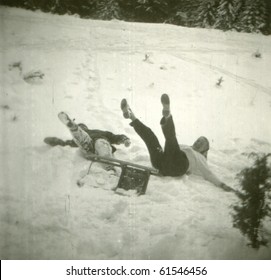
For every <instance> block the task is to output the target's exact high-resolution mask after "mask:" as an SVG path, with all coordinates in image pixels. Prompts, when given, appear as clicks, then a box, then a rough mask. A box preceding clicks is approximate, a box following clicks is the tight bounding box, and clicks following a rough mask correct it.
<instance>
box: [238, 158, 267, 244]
mask: <svg viewBox="0 0 271 280" xmlns="http://www.w3.org/2000/svg"><path fill="white" fill-rule="evenodd" d="M270 156H271V154H267V155H258V154H255V153H254V154H251V155H250V157H252V158H254V159H255V161H254V164H253V166H251V167H248V168H245V169H243V170H242V171H241V172H240V173H239V174H238V176H237V177H238V179H239V181H240V185H241V189H242V193H241V197H240V199H241V201H240V202H241V205H240V203H238V204H237V205H235V206H234V211H235V212H234V213H233V222H234V223H233V225H234V227H236V228H239V229H240V231H241V232H242V233H243V234H244V235H245V236H247V237H248V239H249V245H250V246H251V247H252V248H255V249H258V248H259V247H260V246H261V245H267V239H266V236H265V232H264V221H266V219H267V218H271V207H270V199H271V181H270V173H271V167H270V163H269V162H268V158H270Z"/></svg>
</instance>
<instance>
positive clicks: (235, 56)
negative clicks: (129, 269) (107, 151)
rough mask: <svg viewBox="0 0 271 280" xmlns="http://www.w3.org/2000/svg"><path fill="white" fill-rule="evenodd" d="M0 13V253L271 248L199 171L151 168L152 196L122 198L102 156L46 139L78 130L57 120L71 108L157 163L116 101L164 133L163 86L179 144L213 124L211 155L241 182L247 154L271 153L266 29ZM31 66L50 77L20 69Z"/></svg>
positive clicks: (257, 253) (175, 255)
mask: <svg viewBox="0 0 271 280" xmlns="http://www.w3.org/2000/svg"><path fill="white" fill-rule="evenodd" d="M0 16H1V21H0V24H1V27H0V32H1V34H0V36H1V41H0V65H1V70H0V77H1V87H0V91H1V92H0V94H1V95H0V96H1V99H0V106H1V107H0V114H1V121H0V126H1V137H0V155H1V160H0V178H1V179H0V202H1V203H0V259H270V258H271V249H270V248H261V249H259V250H253V249H251V248H250V247H248V246H247V245H246V244H247V239H246V238H245V237H244V236H242V235H241V233H240V232H239V230H238V229H235V228H233V225H232V217H231V213H232V212H233V209H232V205H234V204H235V203H237V201H238V199H237V198H236V197H235V196H234V195H233V194H229V193H225V192H223V191H222V190H220V189H218V188H216V187H215V186H213V185H212V184H210V183H208V182H206V181H204V180H203V179H202V178H199V177H195V176H189V177H188V176H183V177H182V178H169V177H164V178H158V177H151V179H150V182H149V185H148V189H147V192H146V195H144V196H140V197H137V196H135V195H134V194H133V192H132V191H130V192H127V193H125V194H127V195H123V196H121V195H117V194H114V192H113V191H112V190H111V188H112V187H114V186H115V185H116V183H117V178H116V177H114V176H111V175H110V174H108V173H106V172H105V171H104V170H103V169H102V168H101V167H100V166H99V164H97V163H95V164H94V165H93V168H92V169H91V173H90V175H88V176H86V177H84V175H85V174H86V172H87V170H88V167H89V162H88V161H87V160H85V159H84V158H83V157H82V156H81V154H80V153H79V151H78V149H72V148H70V147H54V148H52V147H49V146H47V145H46V144H44V143H43V139H44V137H46V136H57V137H60V138H63V139H70V134H69V131H68V130H67V129H66V128H65V127H64V126H63V124H62V123H60V121H59V120H58V118H57V113H58V112H60V111H66V112H67V113H68V114H69V115H70V116H72V117H73V118H75V119H76V121H77V122H85V123H86V124H87V125H88V126H89V127H91V128H97V129H104V130H109V131H112V132H114V133H125V134H127V135H128V136H129V137H130V138H131V140H132V145H131V146H130V147H129V148H125V147H124V146H120V147H119V148H118V151H117V152H116V157H117V158H119V159H124V160H129V161H132V162H136V163H139V164H144V165H147V166H150V161H149V157H148V153H147V150H146V148H145V146H144V144H143V142H142V141H141V139H139V137H138V136H137V135H136V134H135V132H134V131H133V130H132V128H131V127H130V126H129V125H128V122H127V120H125V119H123V118H122V114H121V112H120V109H119V104H120V100H121V99H122V98H123V97H126V98H127V99H128V100H129V102H130V104H131V106H132V108H133V109H134V111H135V112H136V114H137V115H138V117H139V118H140V119H141V120H142V121H143V122H145V123H146V124H148V125H149V126H150V127H151V128H152V129H153V130H154V131H155V132H156V133H157V135H158V137H159V139H161V143H162V144H163V142H164V140H163V137H162V133H161V129H160V127H159V120H160V117H161V105H160V95H161V94H162V93H164V92H167V93H168V94H169V95H170V97H171V100H172V113H173V116H174V119H175V124H176V130H177V135H178V139H179V142H180V143H182V144H192V143H193V141H194V140H195V139H196V138H197V137H199V136H201V135H205V136H207V137H208V138H209V139H210V142H211V146H212V148H211V150H210V152H209V165H210V166H211V168H212V169H213V171H214V172H215V173H216V174H217V175H218V176H219V177H220V178H221V179H222V180H223V181H224V182H226V183H227V184H229V185H231V186H233V187H234V188H236V189H238V181H237V180H236V178H235V176H236V174H237V173H238V172H239V171H240V170H241V169H243V168H244V167H246V166H248V165H250V164H251V162H250V160H248V158H247V156H246V154H247V153H250V152H252V151H254V152H270V147H271V128H270V119H271V79H270V73H271V71H270V70H271V64H270V58H271V37H270V36H269V37H264V36H262V35H259V34H258V35H252V34H240V33H235V32H221V31H218V30H203V29H188V28H183V27H178V26H171V25H166V24H144V23H127V22H122V21H111V22H106V21H94V20H82V19H79V18H77V17H72V16H57V15H50V14H44V13H41V12H30V11H25V10H21V9H15V8H4V7H1V8H0ZM257 50H259V51H260V53H261V54H262V58H256V57H255V56H253V53H255V52H256V51H257ZM146 54H147V55H148V59H147V60H146V61H144V58H145V55H146ZM19 62H20V63H21V64H20V65H21V70H20V69H19V67H18V65H19V64H18V63H19ZM31 71H40V72H42V73H44V77H43V79H40V78H39V77H37V78H33V79H25V80H24V79H23V77H24V75H26V74H28V73H30V72H31ZM220 77H223V80H224V81H223V82H222V85H221V86H220V87H217V86H216V82H217V81H218V79H219V78H220ZM268 120H269V121H268ZM83 177H84V179H83V181H84V183H85V184H84V186H83V187H81V188H79V187H78V186H77V184H76V182H77V181H78V180H79V179H80V178H83ZM270 224H271V223H270V221H267V222H266V223H265V230H266V231H267V232H269V234H271V226H270Z"/></svg>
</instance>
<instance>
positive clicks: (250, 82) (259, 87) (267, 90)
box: [172, 54, 271, 96]
mask: <svg viewBox="0 0 271 280" xmlns="http://www.w3.org/2000/svg"><path fill="white" fill-rule="evenodd" d="M172 55H173V56H175V57H176V58H178V59H182V60H184V61H187V62H192V63H194V64H197V65H201V66H204V67H208V68H209V69H212V70H216V71H218V72H220V73H222V74H224V75H226V76H228V77H231V78H233V79H234V80H236V81H237V82H238V83H242V84H246V85H249V86H251V87H254V88H256V89H257V90H260V91H262V92H264V93H266V94H267V95H269V96H271V88H269V87H265V86H262V85H260V84H257V83H255V82H254V81H253V80H250V79H247V78H244V77H241V76H238V75H235V74H233V73H231V72H229V71H227V70H225V69H222V68H220V67H217V66H213V65H210V64H208V63H204V62H200V61H198V60H196V59H193V58H188V57H186V56H181V55H177V54H172Z"/></svg>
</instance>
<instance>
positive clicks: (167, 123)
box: [121, 94, 235, 192]
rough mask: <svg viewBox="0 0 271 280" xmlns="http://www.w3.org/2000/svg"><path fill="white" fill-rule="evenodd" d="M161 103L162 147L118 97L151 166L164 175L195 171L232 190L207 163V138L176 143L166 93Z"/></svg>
mask: <svg viewBox="0 0 271 280" xmlns="http://www.w3.org/2000/svg"><path fill="white" fill-rule="evenodd" d="M161 102H162V106H163V110H162V115H163V117H162V119H161V121H160V124H161V127H162V131H163V134H164V136H165V140H166V141H165V148H164V150H163V149H162V147H161V145H160V143H159V141H158V139H157V137H156V135H155V134H154V133H153V132H152V130H151V129H150V128H149V127H147V126H145V125H144V124H143V123H142V122H141V121H140V120H139V119H138V118H137V117H136V116H135V114H134V113H133V111H132V110H131V108H130V107H129V105H128V102H127V100H126V99H123V100H122V101H121V110H122V112H123V116H124V118H126V119H130V120H131V121H132V122H131V123H130V125H131V126H132V127H133V128H134V130H135V132H136V133H137V134H138V135H139V136H140V137H141V138H142V140H143V141H144V142H145V144H146V146H147V149H148V151H149V155H150V160H151V163H152V165H153V167H154V168H156V169H158V170H159V172H160V173H161V175H163V176H172V177H177V176H182V175H184V174H195V175H200V176H202V177H203V178H204V179H205V180H207V181H209V182H211V183H213V184H214V185H216V186H218V187H220V188H222V189H223V190H225V191H233V192H235V191H234V190H233V189H232V188H230V187H229V186H227V185H226V184H224V183H223V182H221V181H220V180H219V179H218V178H217V176H215V174H213V173H212V171H211V170H210V169H209V167H208V165H207V153H208V150H209V141H208V139H207V138H206V137H204V136H201V137H200V138H198V139H197V140H196V141H195V143H194V144H193V146H192V147H190V146H180V145H179V144H178V141H177V138H176V133H175V126H174V122H173V118H172V115H171V113H170V100H169V96H168V95H167V94H163V95H162V96H161Z"/></svg>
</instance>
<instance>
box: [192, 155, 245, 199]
mask: <svg viewBox="0 0 271 280" xmlns="http://www.w3.org/2000/svg"><path fill="white" fill-rule="evenodd" d="M197 166H198V168H199V170H200V172H201V174H202V176H203V178H204V179H205V180H207V181H209V182H211V183H213V184H214V185H215V186H217V187H219V188H221V189H222V190H224V191H226V192H232V193H235V194H236V195H237V196H238V197H239V196H240V195H241V194H240V193H239V192H238V191H236V190H234V189H233V188H231V187H230V186H228V185H226V184H225V183H223V182H221V180H220V179H219V178H218V177H217V176H216V175H215V174H214V173H213V172H212V171H211V170H210V168H209V166H208V164H207V161H206V159H205V158H202V157H200V156H198V157H197Z"/></svg>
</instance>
